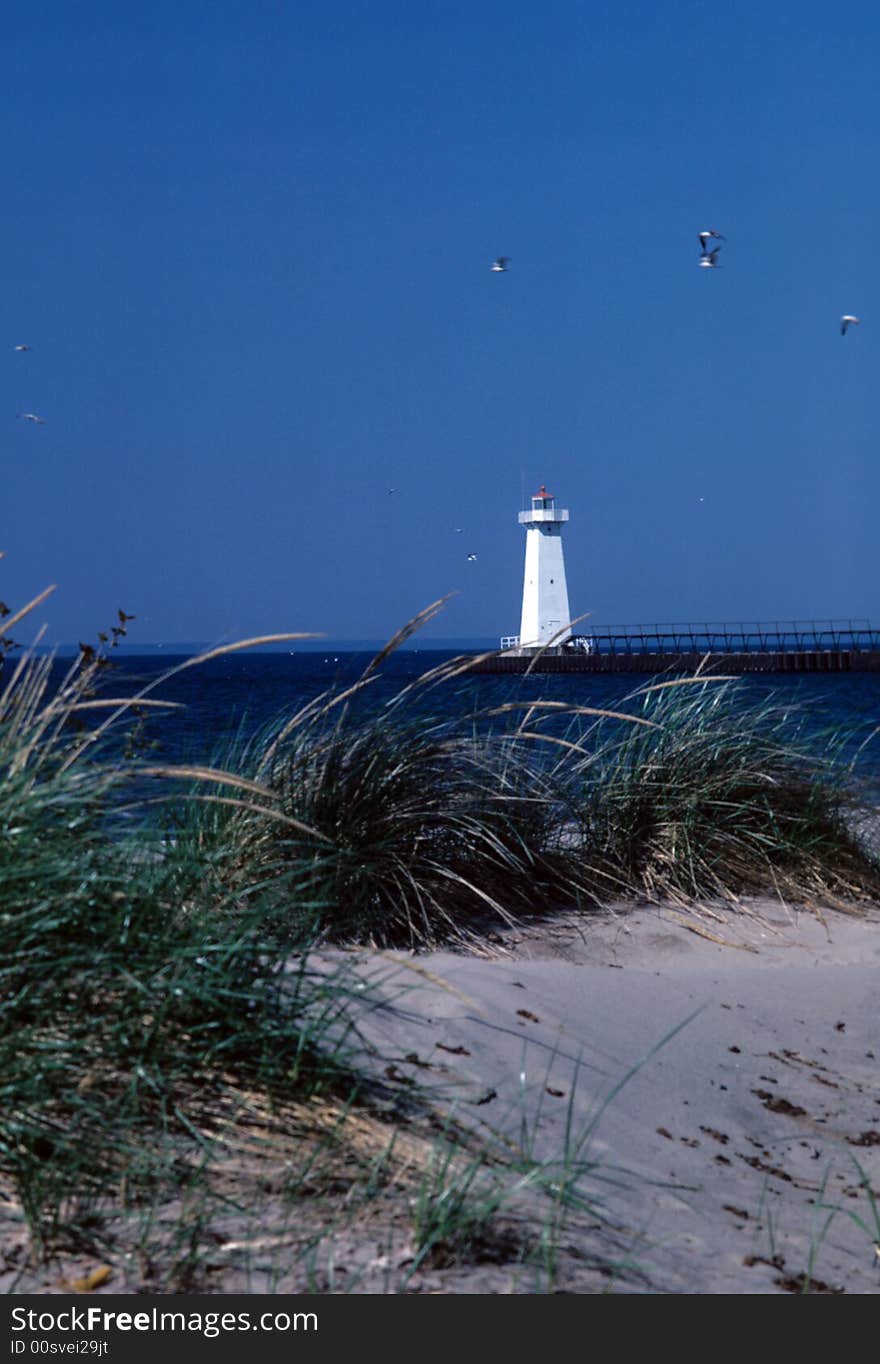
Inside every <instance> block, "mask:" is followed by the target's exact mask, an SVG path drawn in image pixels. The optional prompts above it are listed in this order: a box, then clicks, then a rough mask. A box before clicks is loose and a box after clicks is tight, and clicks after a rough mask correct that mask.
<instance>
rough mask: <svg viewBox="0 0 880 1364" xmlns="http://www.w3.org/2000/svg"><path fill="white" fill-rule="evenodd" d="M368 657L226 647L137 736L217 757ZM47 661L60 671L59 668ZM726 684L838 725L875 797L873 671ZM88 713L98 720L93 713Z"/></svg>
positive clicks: (591, 684)
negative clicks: (228, 650) (174, 707)
mask: <svg viewBox="0 0 880 1364" xmlns="http://www.w3.org/2000/svg"><path fill="white" fill-rule="evenodd" d="M454 656H455V655H454V654H453V653H452V652H449V651H442V652H441V651H435V650H408V651H399V652H397V653H395V654H393V655H392V656H391V657H390V658H389V659H387V660H386V661H385V663H384V664H383V665H382V668H381V670H380V674H379V676H378V678H377V679H376V681H374V682H373V683H372V684H371V685H370V686H369V687H368V688H366V689H365V691H364V692H363V693H361V694H360V695H359V696H358V698H357V701H356V703H355V704H356V706H357V707H358V708H362V709H363V710H365V711H379V710H381V709H382V708H383V707H384V706H386V705H387V703H388V702H389V701H390V700H391V699H392V698H393V697H394V696H395V695H396V694H397V693H398V692H399V691H400V689H401V688H402V687H403V686H405V685H407V683H410V682H414V681H415V680H416V679H417V678H419V677H420V676H421V675H422V674H423V673H425V672H427V671H428V670H429V669H430V668H434V667H436V666H437V665H438V664H441V663H443V662H444V661H447V660H449V659H451V658H453V657H454ZM370 658H371V655H370V654H368V653H338V654H333V653H328V654H326V655H324V654H320V653H311V652H309V653H306V652H302V653H293V654H284V653H274V654H268V653H264V654H230V655H227V656H224V657H222V658H218V659H213V660H212V661H211V662H209V663H206V664H202V665H200V666H198V667H193V668H188V669H186V670H185V671H184V672H182V673H178V674H177V675H176V676H174V677H171V678H169V679H168V680H167V681H166V682H164V683H163V684H162V685H160V686H159V687H157V688H156V689H155V690H154V691H152V692H151V695H152V696H153V697H155V698H157V699H161V700H166V701H176V702H179V703H181V704H182V709H181V710H179V711H174V712H163V713H161V714H156V713H152V714H150V715H149V716H148V718H147V721H146V736H147V737H148V739H149V740H150V741H151V742H152V743H153V744H154V745H155V748H154V749H153V754H154V756H156V757H158V758H160V759H162V760H163V761H168V762H179V761H199V762H208V761H216V760H218V758H219V757H220V756H221V754H222V749H223V747H224V745H225V744H227V743H228V742H229V741H230V740H231V739H233V738H235V737H236V736H239V737H245V736H247V735H249V734H252V733H253V732H254V731H256V730H257V729H259V728H260V727H262V726H264V725H266V724H267V723H269V722H270V721H272V720H275V719H277V718H278V717H279V716H289V715H292V714H293V713H294V711H295V710H297V709H298V708H299V707H300V706H302V705H303V704H304V703H305V702H307V701H310V700H312V699H313V698H314V697H316V696H318V695H320V694H322V693H324V692H327V691H328V690H341V689H343V688H344V687H346V686H350V685H351V684H352V683H353V682H355V681H356V680H357V678H358V677H359V676H360V675H361V673H362V672H363V670H364V668H365V667H366V665H367V664H368V663H369V661H370ZM183 661H184V659H183V658H182V657H163V658H161V659H158V658H157V657H156V656H155V655H145V656H132V655H118V656H114V659H113V662H114V667H113V670H112V671H111V672H109V673H107V674H105V675H104V679H103V685H104V687H105V688H106V691H107V694H112V695H131V694H132V693H134V692H136V691H138V690H139V689H140V688H141V687H143V686H144V685H146V684H148V683H151V682H154V681H156V680H157V679H158V678H160V677H161V676H162V674H164V673H166V672H168V671H169V669H171V668H173V667H175V666H176V665H179V664H180V663H182V662H183ZM56 666H57V667H58V669H59V673H60V670H61V668H62V665H61V664H60V663H59V664H58V665H56ZM650 681H651V679H650V678H647V677H635V678H634V677H633V676H632V675H630V676H623V675H619V674H618V675H610V676H609V675H602V674H590V673H573V674H562V675H543V674H542V675H537V674H535V675H532V676H530V677H527V678H525V677H521V676H509V675H503V676H479V677H460V678H456V679H455V680H454V681H453V682H452V683H451V684H444V685H443V686H441V687H435V688H433V689H432V690H431V691H430V692H428V693H426V694H423V693H421V692H418V693H416V696H415V698H414V709H415V710H416V711H417V712H421V713H422V714H430V715H431V716H432V717H434V718H453V717H456V716H462V717H463V716H467V715H470V714H477V713H479V712H481V711H484V710H486V709H488V708H490V707H494V706H499V705H502V704H504V703H505V702H509V701H517V700H532V699H535V698H538V697H540V698H541V699H545V700H551V701H563V702H567V703H575V704H578V705H587V706H596V707H602V708H610V709H617V708H621V709H623V710H627V709H632V704H630V705H629V706H628V705H627V704H626V703H625V699H626V698H627V696H629V695H630V694H631V693H632V692H633V691H634V690H635V689H636V688H638V687H642V686H644V685H646V684H648V683H649V682H650ZM734 686H735V695H736V697H737V698H741V699H742V701H743V702H744V703H753V702H760V701H764V700H767V699H769V698H772V699H774V700H775V701H777V702H778V703H780V704H783V705H785V706H786V707H791V708H793V710H795V711H796V713H797V715H798V716H799V717H800V718H801V720H802V722H803V724H804V727H805V728H806V729H807V730H809V731H812V732H814V733H824V732H827V731H828V730H829V729H834V730H843V731H845V732H846V734H847V740H846V744H845V752H846V754H847V755H848V756H850V757H856V755H857V761H858V770H859V771H860V773H861V774H862V775H863V776H864V777H865V778H867V779H868V780H869V781H870V783H871V785H872V787H874V788H875V789H876V790H877V792H878V795H880V735H878V736H876V737H874V738H873V739H872V738H871V735H872V734H873V731H874V729H875V727H876V726H878V725H880V674H875V673H839V674H824V675H822V674H800V675H797V674H795V675H792V674H776V675H773V674H753V675H746V676H744V677H741V678H738V679H737V680H736V683H735V684H734ZM94 714H95V715H96V716H98V717H99V718H101V717H102V713H101V712H94ZM866 741H867V742H866ZM863 745H864V746H863Z"/></svg>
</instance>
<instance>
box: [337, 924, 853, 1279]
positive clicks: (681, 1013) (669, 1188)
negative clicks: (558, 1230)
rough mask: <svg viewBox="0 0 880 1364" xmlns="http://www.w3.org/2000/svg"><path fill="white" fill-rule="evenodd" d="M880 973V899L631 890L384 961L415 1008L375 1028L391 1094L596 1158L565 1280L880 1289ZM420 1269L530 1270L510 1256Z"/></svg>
mask: <svg viewBox="0 0 880 1364" xmlns="http://www.w3.org/2000/svg"><path fill="white" fill-rule="evenodd" d="M719 939H723V942H722V941H718V940H719ZM878 968H880V914H878V913H872V914H869V915H868V916H867V917H865V918H857V917H850V916H847V915H842V914H839V913H831V912H829V913H828V914H827V915H825V916H824V918H820V917H818V916H817V915H816V913H814V912H810V911H805V910H795V909H792V908H789V907H786V906H782V905H780V904H779V903H777V902H773V901H771V900H753V901H751V902H748V903H745V904H744V905H743V906H742V908H741V909H740V910H732V909H730V908H726V909H719V908H717V907H716V908H712V907H705V908H704V910H703V912H702V913H700V914H699V915H693V914H685V913H683V912H682V911H680V910H677V909H674V908H659V907H656V906H643V907H639V908H635V909H633V908H632V907H629V908H623V907H621V908H620V909H619V910H613V909H612V910H609V911H607V912H605V913H602V914H601V915H593V916H581V917H578V918H567V919H564V920H562V921H560V920H552V919H548V920H545V921H543V922H538V923H535V924H532V925H530V926H526V927H523V928H522V929H519V930H516V931H512V930H511V931H507V932H505V933H504V934H502V935H498V937H497V941H496V942H495V943H494V944H493V946H492V949H491V951H489V952H487V954H486V955H483V954H482V953H480V954H477V953H473V952H471V953H469V952H449V951H444V952H434V953H431V954H428V955H419V956H418V957H412V958H408V957H404V956H398V957H395V956H394V954H381V955H380V956H378V957H377V956H375V955H362V956H360V957H359V959H358V970H359V971H361V972H363V973H364V974H365V975H366V976H368V977H373V978H377V977H378V976H381V978H382V991H383V993H384V994H385V997H386V998H392V997H393V1003H391V1004H389V1005H388V1006H387V1007H384V1008H381V1009H379V1010H372V1011H370V1012H368V1013H366V1014H365V1015H364V1017H363V1018H362V1020H361V1025H362V1027H363V1029H364V1033H365V1036H366V1037H367V1038H368V1039H369V1041H370V1042H371V1043H372V1044H374V1045H375V1047H376V1049H377V1055H378V1056H380V1057H381V1061H379V1060H376V1059H375V1058H374V1059H373V1062H372V1064H373V1065H374V1067H375V1068H376V1072H377V1075H380V1076H381V1077H382V1078H383V1082H384V1083H385V1084H386V1085H387V1086H388V1087H389V1088H390V1089H391V1090H393V1089H394V1087H395V1086H400V1087H401V1088H405V1087H406V1086H407V1085H408V1084H410V1083H411V1082H412V1081H416V1082H418V1083H419V1084H421V1085H427V1086H428V1087H429V1089H430V1091H431V1094H432V1096H433V1102H434V1105H435V1108H436V1110H437V1112H438V1113H444V1112H445V1113H450V1112H451V1113H454V1115H455V1117H456V1119H457V1121H458V1122H460V1123H462V1124H464V1125H465V1126H466V1127H467V1128H469V1129H472V1130H473V1131H474V1132H475V1133H479V1134H480V1135H482V1136H483V1137H488V1136H489V1134H493V1138H494V1137H497V1136H498V1135H500V1136H501V1137H502V1138H503V1139H505V1140H506V1141H507V1142H508V1143H509V1149H510V1150H512V1151H515V1150H517V1149H522V1148H523V1144H524V1143H525V1144H527V1145H528V1146H529V1149H530V1151H531V1154H532V1155H533V1156H535V1157H537V1159H538V1160H540V1161H544V1162H547V1163H548V1166H549V1165H550V1164H552V1162H560V1166H559V1168H560V1170H561V1169H562V1168H563V1167H564V1165H565V1161H564V1153H565V1152H566V1150H568V1153H569V1164H570V1163H571V1161H573V1160H575V1159H577V1160H579V1161H581V1162H585V1163H587V1164H589V1165H590V1167H591V1168H589V1169H586V1170H585V1172H584V1173H583V1175H582V1177H581V1181H580V1185H581V1188H582V1190H583V1191H585V1192H587V1193H589V1194H590V1195H591V1196H592V1197H594V1198H595V1199H596V1206H597V1207H599V1208H600V1209H601V1213H600V1215H598V1216H591V1215H590V1214H589V1212H588V1211H586V1210H585V1211H583V1212H582V1213H580V1214H578V1215H576V1216H573V1217H572V1218H571V1219H570V1220H569V1221H568V1223H567V1225H566V1228H565V1230H564V1232H563V1235H562V1237H561V1240H560V1246H559V1255H558V1263H557V1267H556V1277H555V1288H556V1290H557V1291H559V1290H562V1291H569V1292H591V1291H603V1289H608V1288H610V1289H611V1291H616V1292H619V1291H624V1292H675V1293H776V1292H799V1291H804V1288H805V1286H806V1287H807V1289H808V1291H814V1292H815V1291H819V1292H821V1291H835V1292H839V1291H846V1292H849V1293H852V1292H857V1293H872V1292H876V1291H877V1290H878V1288H880V1251H878V1249H877V1248H875V1244H874V1243H875V1242H880V1228H878V1226H877V1222H876V1217H875V1212H874V1209H873V1207H872V1201H871V1194H870V1193H869V1192H868V1191H867V1190H866V1188H865V1187H864V1184H865V1181H866V1180H867V1182H868V1183H869V1184H870V1185H871V1186H872V1187H873V1191H874V1197H875V1198H880V1193H878V1190H880V1084H878V1077H880V1032H878V1025H877V1011H876V981H877V973H878ZM389 1058H394V1059H393V1060H392V1061H391V1062H390V1063H389ZM367 1063H368V1064H369V1060H368V1062H367ZM606 1100H607V1103H606ZM860 1171H861V1172H862V1173H861V1174H860ZM863 1176H864V1177H865V1178H863ZM859 1222H861V1223H862V1224H863V1225H859ZM609 1265H611V1266H612V1268H611V1269H610V1270H609ZM420 1284H421V1287H422V1288H423V1289H427V1290H430V1289H431V1288H432V1287H433V1289H434V1291H437V1290H439V1291H446V1292H471V1291H477V1292H480V1291H491V1292H511V1291H513V1292H517V1291H520V1292H521V1291H528V1288H529V1284H528V1283H527V1281H526V1277H525V1275H524V1273H523V1270H522V1268H521V1267H519V1266H514V1267H506V1268H505V1267H504V1266H500V1265H491V1266H485V1265H484V1266H479V1265H474V1266H471V1267H469V1268H468V1267H464V1268H460V1269H457V1270H450V1271H447V1272H444V1273H438V1274H434V1275H433V1276H432V1275H431V1274H430V1273H427V1274H424V1275H421V1276H420Z"/></svg>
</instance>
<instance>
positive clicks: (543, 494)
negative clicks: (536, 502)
mask: <svg viewBox="0 0 880 1364" xmlns="http://www.w3.org/2000/svg"><path fill="white" fill-rule="evenodd" d="M533 496H534V497H552V496H553V494H552V493H548V491H547V489H546V488H545V487H544V484H543V483H542V484H541V486H540V488H539V489H538V491H537V492H536V493H534V494H533Z"/></svg>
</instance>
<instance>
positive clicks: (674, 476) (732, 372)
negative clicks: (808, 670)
mask: <svg viewBox="0 0 880 1364" xmlns="http://www.w3.org/2000/svg"><path fill="white" fill-rule="evenodd" d="M878 38H880V12H878V11H877V9H876V7H875V6H871V5H869V4H867V3H854V4H851V5H849V6H847V7H843V6H838V7H832V6H829V5H827V4H821V5H819V4H810V3H798V4H793V3H782V4H777V5H776V6H773V7H769V6H766V5H764V4H760V5H759V4H753V3H751V2H750V0H746V2H745V3H740V4H738V5H737V6H735V7H734V6H726V7H725V6H721V7H718V6H712V5H708V4H703V3H699V4H697V3H670V2H669V0H665V2H664V0H661V2H660V3H651V4H649V3H631V4H625V3H605V0H603V2H602V3H595V4H587V3H577V4H575V3H568V2H567V0H559V2H554V0H549V2H548V3H544V4H542V5H540V6H538V5H526V4H520V3H517V0H507V2H506V3H505V4H503V5H502V4H500V3H495V0H488V3H476V4H464V3H457V2H453V3H437V4H432V3H425V4H413V3H412V2H411V0H410V3H403V0H393V2H392V0H373V3H372V4H370V5H365V4H363V3H339V0H324V3H320V4H319V3H312V2H311V0H302V2H301V3H296V4H292V3H284V4H281V3H261V2H260V0H253V3H249V4H247V5H245V4H232V3H227V2H225V0H215V3H213V4H210V5H209V4H206V3H200V4H196V3H193V2H192V0H177V3H174V4H170V3H166V0H155V3H153V4H152V5H151V6H150V7H149V8H148V7H145V6H144V7H136V6H134V5H119V4H118V3H112V4H111V3H101V2H93V3H88V2H86V3H82V4H77V5H71V4H70V3H69V2H68V3H58V2H56V0H53V2H52V3H39V0H34V3H32V4H30V5H28V6H21V7H19V8H18V9H17V11H16V12H15V13H14V14H12V13H10V15H7V18H6V22H5V33H4V43H3V46H2V49H0V92H2V93H0V101H2V112H3V127H4V131H5V139H4V140H5V146H4V152H5V155H4V168H5V184H4V211H3V214H2V216H0V252H2V258H3V261H4V264H5V269H4V303H3V328H2V331H0V433H2V446H0V449H2V452H3V466H4V492H5V496H4V497H3V501H2V512H0V549H3V550H5V551H6V558H5V559H4V560H3V561H2V563H0V597H2V598H3V599H4V600H6V601H7V602H8V603H9V604H10V605H17V604H20V603H21V602H23V601H24V600H25V599H27V598H28V597H30V596H32V595H33V594H34V593H35V592H36V591H38V590H39V589H40V588H41V587H43V586H44V585H45V584H47V583H49V582H57V583H58V585H59V587H58V592H57V593H56V594H55V596H54V597H53V598H52V599H51V601H50V602H48V603H47V604H46V605H45V606H44V607H43V608H41V611H40V612H39V613H38V619H39V620H40V621H42V620H45V621H47V622H48V624H49V636H50V638H54V639H59V640H64V639H71V638H74V639H75V638H83V639H86V638H92V637H94V634H95V632H96V631H97V630H98V629H101V628H104V627H105V626H106V624H107V623H108V622H109V621H110V620H112V619H113V618H115V612H116V609H117V607H118V606H124V607H125V609H126V610H127V611H130V612H133V613H135V614H136V615H137V617H138V620H137V623H136V626H135V628H134V631H133V639H134V641H135V642H137V641H138V640H141V641H143V642H148V641H153V642H158V641H162V642H165V643H166V644H167V643H173V642H174V641H179V640H192V639H209V640H217V639H221V638H233V637H237V636H241V635H250V634H256V633H259V632H263V631H272V630H297V629H310V630H322V631H325V632H326V633H327V634H329V635H330V636H335V637H339V636H342V637H357V638H364V637H375V636H383V635H386V634H389V633H390V632H392V631H393V630H394V629H395V628H396V627H397V626H398V625H400V624H401V623H402V622H403V621H404V620H406V619H407V618H408V617H409V616H410V615H411V614H413V613H414V612H415V611H417V610H418V609H419V608H420V607H422V606H424V605H425V604H426V603H427V602H429V601H431V600H433V599H434V598H436V597H438V596H440V595H442V594H443V593H446V592H450V591H457V592H458V595H457V596H456V597H455V598H454V599H453V601H452V602H451V603H450V604H449V606H448V608H447V609H446V611H445V612H444V613H443V616H442V618H441V619H440V620H438V621H437V622H436V623H435V624H434V625H433V626H432V627H431V629H430V630H429V632H428V635H427V637H426V638H430V636H431V634H432V633H433V635H435V636H444V637H449V636H467V637H476V636H488V637H493V636H495V635H498V634H501V633H508V632H510V631H515V630H516V629H517V628H518V622H519V602H520V591H521V576H522V556H523V535H522V531H521V529H520V528H519V527H518V525H517V521H516V515H517V512H518V510H519V508H520V505H521V498H522V492H523V488H525V491H526V493H528V492H530V491H532V490H533V488H534V487H535V486H537V484H538V483H540V482H541V481H546V483H547V485H548V486H549V487H550V488H551V490H552V491H554V492H555V493H556V494H557V496H558V497H559V499H560V501H561V502H562V503H563V505H565V506H567V507H569V508H570V511H571V521H570V524H569V526H568V528H567V531H566V539H565V548H566V564H567V570H568V580H569V591H570V598H571V606H572V611H573V612H574V613H580V612H587V611H590V612H592V613H593V619H594V620H595V621H597V622H601V623H610V622H614V623H617V622H627V621H629V622H636V621H652V620H690V619H700V620H703V619H706V618H711V619H714V620H720V619H736V620H739V619H775V618H779V617H787V618H790V617H793V616H798V617H808V616H819V617H826V616H849V615H856V616H873V617H874V618H875V619H877V618H878V617H880V610H878V601H877V593H878V572H877V570H878V551H877V532H876V525H875V522H876V511H875V509H876V508H877V506H878V501H880V497H878V494H880V473H878V434H880V433H878V426H880V415H878V406H877V402H876V393H877V382H876V377H875V376H876V371H877V362H878V357H880V307H878V306H876V305H877V302H878V289H877V284H876V280H875V277H876V267H875V265H874V248H875V243H874V226H875V224H876V222H877V221H878V220H880V179H878V172H877V155H876V149H877V143H878V132H880V127H878V122H880V118H878V116H880V87H878V82H877V78H876V54H877V50H878V48H877V44H878ZM704 227H713V228H716V229H717V230H719V231H721V232H723V233H724V234H725V235H726V237H727V242H726V243H725V245H724V247H723V249H722V252H721V256H720V257H719V260H720V263H721V265H722V266H723V267H724V268H723V269H719V270H717V271H714V272H713V271H704V270H701V269H699V268H698V265H697V261H698V245H697V240H696V234H697V232H698V231H699V230H700V229H701V228H704ZM500 253H504V254H506V255H509V256H510V257H511V258H512V261H511V266H510V269H509V271H508V272H507V273H506V274H503V275H496V274H492V273H491V271H490V270H489V265H490V263H491V261H492V259H493V257H494V256H496V255H498V254H500ZM845 312H853V313H856V314H858V315H859V316H860V317H862V319H863V321H862V325H861V326H860V327H859V328H854V329H852V330H851V331H850V333H849V334H848V335H847V336H846V337H845V338H841V337H840V335H839V332H838V319H839V317H840V315H841V314H842V313H845ZM22 342H23V343H27V344H29V345H30V346H31V347H32V350H31V351H30V352H28V353H26V354H16V353H15V352H14V351H13V349H12V348H13V346H14V345H15V344H17V343H22ZM20 411H33V412H36V413H39V414H40V415H42V416H43V417H44V418H45V425H43V426H35V425H32V424H30V423H26V422H23V421H21V420H20V419H17V417H16V413H17V412H20ZM389 488H395V489H396V491H395V492H394V493H393V494H389V492H388V489H389ZM701 498H702V499H703V500H702V501H700V499H701ZM458 526H461V527H463V528H464V533H463V534H461V535H459V534H456V533H455V527H458ZM468 552H475V553H477V555H478V559H477V562H476V563H468V562H467V561H466V554H467V553H468Z"/></svg>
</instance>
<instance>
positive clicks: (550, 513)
mask: <svg viewBox="0 0 880 1364" xmlns="http://www.w3.org/2000/svg"><path fill="white" fill-rule="evenodd" d="M567 520H568V512H567V511H564V510H563V509H562V508H561V507H557V505H556V498H555V497H554V496H553V494H552V493H548V491H547V489H546V488H545V487H544V485H543V483H542V484H541V486H540V488H539V489H538V491H537V492H536V493H535V495H534V497H533V498H532V506H531V510H530V511H522V512H520V514H519V523H520V525H521V526H525V528H526V566H525V573H524V575H523V596H522V617H521V619H520V627H519V640H518V644H519V647H520V648H521V649H537V648H542V647H544V646H546V645H547V644H549V643H550V642H551V640H552V642H553V644H554V645H557V644H564V643H565V641H566V640H567V639H569V638H570V637H571V630H570V628H569V622H570V620H571V614H570V612H569V609H568V587H567V586H566V582H565V561H564V559H563V557H562V527H563V525H564V524H565V522H566V521H567Z"/></svg>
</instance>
